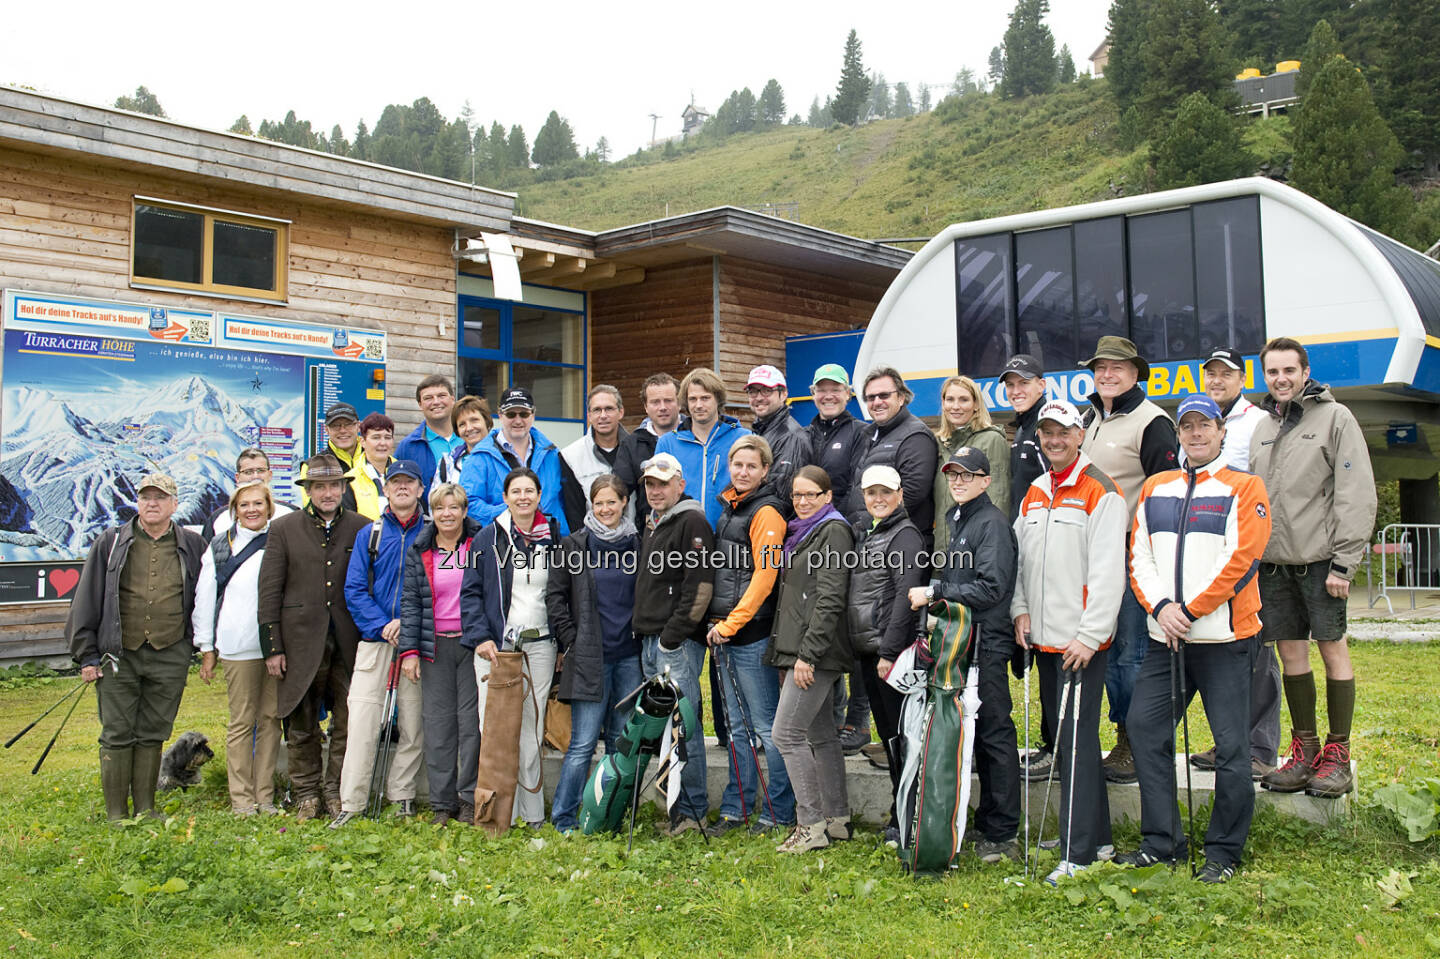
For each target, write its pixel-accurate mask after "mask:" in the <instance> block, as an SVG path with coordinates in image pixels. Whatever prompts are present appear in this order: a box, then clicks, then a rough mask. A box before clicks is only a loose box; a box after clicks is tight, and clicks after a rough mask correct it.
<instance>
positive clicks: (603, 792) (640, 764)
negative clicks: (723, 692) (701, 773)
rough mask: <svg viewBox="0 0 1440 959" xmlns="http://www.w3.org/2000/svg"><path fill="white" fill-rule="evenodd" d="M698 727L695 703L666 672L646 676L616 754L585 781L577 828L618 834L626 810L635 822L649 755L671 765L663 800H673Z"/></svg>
mask: <svg viewBox="0 0 1440 959" xmlns="http://www.w3.org/2000/svg"><path fill="white" fill-rule="evenodd" d="M697 728H698V722H697V719H696V716H695V707H694V705H693V704H692V703H691V702H690V700H688V699H686V698H685V697H683V696H681V695H680V687H678V686H676V685H675V683H674V682H673V681H672V680H671V679H670V675H669V672H668V670H667V671H666V672H665V673H662V674H659V675H656V676H652V677H651V678H650V679H648V680H646V682H645V684H644V685H643V686H641V687H640V689H639V690H637V693H636V694H635V709H634V711H633V712H631V714H630V720H629V721H628V722H627V723H626V724H625V730H624V731H623V732H622V733H621V734H620V741H619V742H618V743H617V744H616V749H615V752H613V753H609V752H607V753H606V754H605V758H604V759H603V760H601V761H600V764H599V765H597V766H596V767H595V771H594V772H592V773H591V774H590V779H589V781H588V782H586V783H585V794H584V796H583V801H582V803H581V806H580V831H581V832H583V833H584V834H585V835H587V836H590V835H593V834H595V833H597V832H601V831H602V830H605V831H609V832H618V831H619V829H620V824H621V823H622V822H623V821H624V819H625V812H626V810H627V809H628V810H630V812H631V817H632V822H633V817H634V809H635V807H636V806H638V805H639V798H640V785H641V782H642V779H643V777H644V775H645V767H646V766H648V765H649V764H650V757H651V756H662V757H664V758H663V759H662V762H668V763H669V770H670V776H669V779H670V780H671V781H672V788H671V789H669V790H667V793H668V796H667V799H668V800H669V801H670V802H673V799H674V795H675V793H676V792H677V791H678V788H679V774H680V768H681V767H682V766H683V765H684V763H685V744H686V742H687V741H688V740H689V739H690V737H691V736H692V735H694V733H695V730H696V729H697ZM701 748H703V747H701ZM661 771H662V772H664V771H665V769H664V768H663V767H662V770H661Z"/></svg>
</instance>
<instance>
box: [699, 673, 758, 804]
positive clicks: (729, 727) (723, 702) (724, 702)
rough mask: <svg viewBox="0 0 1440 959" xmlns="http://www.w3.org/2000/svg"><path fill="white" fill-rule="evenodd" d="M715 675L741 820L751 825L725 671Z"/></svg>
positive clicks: (721, 720) (720, 712) (717, 699)
mask: <svg viewBox="0 0 1440 959" xmlns="http://www.w3.org/2000/svg"><path fill="white" fill-rule="evenodd" d="M719 650H720V647H719V646H716V647H714V648H713V649H712V650H711V654H710V662H711V663H715V662H716V661H717V660H718V659H719V658H720V656H719ZM715 676H716V679H717V680H718V685H719V687H720V690H719V692H720V695H719V696H717V697H715V699H716V701H717V702H718V703H719V704H720V708H719V710H718V712H719V714H720V722H722V723H724V724H725V749H726V752H728V753H729V754H730V769H731V771H732V772H734V773H735V789H736V791H737V792H739V793H740V806H741V809H740V821H741V822H743V823H745V824H746V825H749V823H750V807H749V805H748V804H747V803H746V802H745V788H744V785H743V784H742V783H741V782H740V757H739V755H738V754H737V753H736V752H735V724H734V723H732V722H731V721H730V703H729V702H728V697H727V696H726V695H725V673H724V672H722V671H721V670H719V669H716V670H715ZM701 825H704V823H701Z"/></svg>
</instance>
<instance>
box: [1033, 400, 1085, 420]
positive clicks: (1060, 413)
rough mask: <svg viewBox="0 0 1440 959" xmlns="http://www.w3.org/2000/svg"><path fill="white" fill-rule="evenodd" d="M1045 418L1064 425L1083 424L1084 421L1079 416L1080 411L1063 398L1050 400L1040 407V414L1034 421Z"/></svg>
mask: <svg viewBox="0 0 1440 959" xmlns="http://www.w3.org/2000/svg"><path fill="white" fill-rule="evenodd" d="M1045 420H1050V421H1051V422H1052V423H1059V424H1060V425H1061V426H1065V427H1070V426H1084V425H1085V421H1084V420H1082V419H1081V418H1080V411H1079V410H1077V409H1076V408H1075V405H1074V404H1073V403H1067V402H1066V401H1064V400H1051V401H1050V402H1048V403H1046V404H1045V405H1044V406H1042V407H1040V415H1039V416H1037V417H1036V418H1035V421H1036V422H1037V423H1043V422H1044V421H1045Z"/></svg>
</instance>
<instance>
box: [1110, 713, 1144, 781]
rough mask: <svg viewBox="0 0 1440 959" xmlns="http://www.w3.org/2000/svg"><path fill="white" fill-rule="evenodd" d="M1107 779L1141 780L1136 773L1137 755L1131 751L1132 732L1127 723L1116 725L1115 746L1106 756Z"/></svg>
mask: <svg viewBox="0 0 1440 959" xmlns="http://www.w3.org/2000/svg"><path fill="white" fill-rule="evenodd" d="M1105 781H1106V782H1111V783H1122V784H1124V783H1133V782H1139V781H1140V777H1139V776H1137V775H1136V774H1135V756H1134V755H1133V754H1132V753H1131V752H1130V734H1129V733H1127V732H1126V731H1125V724H1124V723H1119V724H1117V725H1116V726H1115V748H1114V749H1112V750H1110V754H1109V755H1108V756H1106V757H1105Z"/></svg>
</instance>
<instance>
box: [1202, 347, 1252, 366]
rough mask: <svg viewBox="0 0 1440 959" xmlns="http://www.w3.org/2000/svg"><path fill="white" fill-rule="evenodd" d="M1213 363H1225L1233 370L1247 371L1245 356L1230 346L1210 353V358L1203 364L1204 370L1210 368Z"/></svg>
mask: <svg viewBox="0 0 1440 959" xmlns="http://www.w3.org/2000/svg"><path fill="white" fill-rule="evenodd" d="M1211 362H1217V363H1224V364H1225V365H1226V366H1228V367H1230V369H1232V370H1243V369H1245V354H1243V353H1241V352H1240V351H1239V350H1237V349H1234V348H1233V347H1229V346H1222V347H1219V348H1218V349H1216V350H1214V351H1212V352H1211V353H1210V358H1209V359H1207V360H1206V361H1205V362H1204V363H1203V364H1201V366H1202V368H1203V367H1206V366H1209V365H1210V364H1211Z"/></svg>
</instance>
